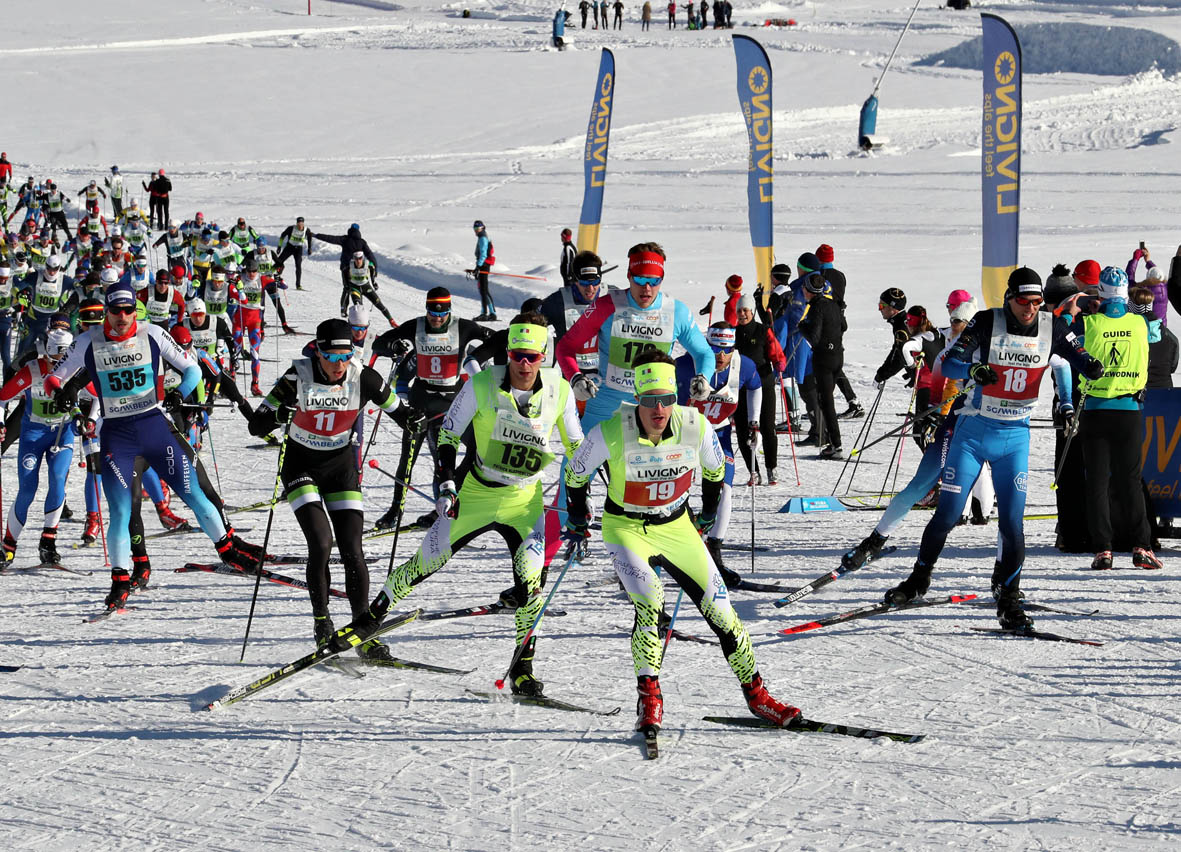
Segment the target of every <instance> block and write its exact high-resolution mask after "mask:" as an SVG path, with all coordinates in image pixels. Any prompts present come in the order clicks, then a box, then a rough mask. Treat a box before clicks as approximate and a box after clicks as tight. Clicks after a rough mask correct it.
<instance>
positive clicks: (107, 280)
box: [98, 266, 119, 288]
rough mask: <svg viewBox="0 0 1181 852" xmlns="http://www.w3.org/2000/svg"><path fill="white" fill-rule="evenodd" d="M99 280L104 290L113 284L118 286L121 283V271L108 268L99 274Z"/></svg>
mask: <svg viewBox="0 0 1181 852" xmlns="http://www.w3.org/2000/svg"><path fill="white" fill-rule="evenodd" d="M98 280H99V281H101V282H102V285H103V287H104V288H106V287H109V286H110V285H111V284H117V283H118V282H119V271H118V270H116V269H115V268H113V267H110V266H108V267H107V268H106V269H104V270H103V271H102V272H100V273H99V274H98Z"/></svg>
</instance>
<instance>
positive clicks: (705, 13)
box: [698, 0, 709, 29]
mask: <svg viewBox="0 0 1181 852" xmlns="http://www.w3.org/2000/svg"><path fill="white" fill-rule="evenodd" d="M708 17H709V0H701V23H700V24H698V26H700V27H701V28H702V29H705V19H706V18H708Z"/></svg>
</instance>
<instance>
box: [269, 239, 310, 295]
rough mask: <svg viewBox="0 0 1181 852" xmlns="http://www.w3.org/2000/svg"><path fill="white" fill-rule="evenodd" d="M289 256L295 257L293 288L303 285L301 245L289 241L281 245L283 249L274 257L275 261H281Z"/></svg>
mask: <svg viewBox="0 0 1181 852" xmlns="http://www.w3.org/2000/svg"><path fill="white" fill-rule="evenodd" d="M289 257H294V258H295V289H297V290H298V289H300V288H302V287H303V246H293V245H291V244H290V243H288V244H287V245H285V246H283V251H281V252H279V256H278V257H277V258H275V263H282V262H283V261H285V260H287V258H289Z"/></svg>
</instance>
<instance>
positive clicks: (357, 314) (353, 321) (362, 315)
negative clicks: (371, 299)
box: [349, 305, 369, 326]
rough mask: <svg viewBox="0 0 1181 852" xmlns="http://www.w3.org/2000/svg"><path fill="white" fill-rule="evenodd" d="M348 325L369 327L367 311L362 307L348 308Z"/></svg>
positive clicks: (353, 306)
mask: <svg viewBox="0 0 1181 852" xmlns="http://www.w3.org/2000/svg"><path fill="white" fill-rule="evenodd" d="M349 325H364V326H368V325H369V309H368V308H367V307H365V306H364V305H352V306H351V307H350V308H349Z"/></svg>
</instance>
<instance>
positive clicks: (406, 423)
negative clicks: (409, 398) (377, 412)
mask: <svg viewBox="0 0 1181 852" xmlns="http://www.w3.org/2000/svg"><path fill="white" fill-rule="evenodd" d="M390 417H392V418H394V422H395V423H397V424H398V425H399V426H401V427H402V429H403V430H405V431H407V432H418V431H419V430H420V429H422V424H423V423H424V422H425V421H426V416H425V415H423V413H422V412H421V411H419V410H418V409H417V408H412V407H410V406H409V405H399V406H398V407H397V408H396V409H395V410H394V413H393V414H391V415H390Z"/></svg>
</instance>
